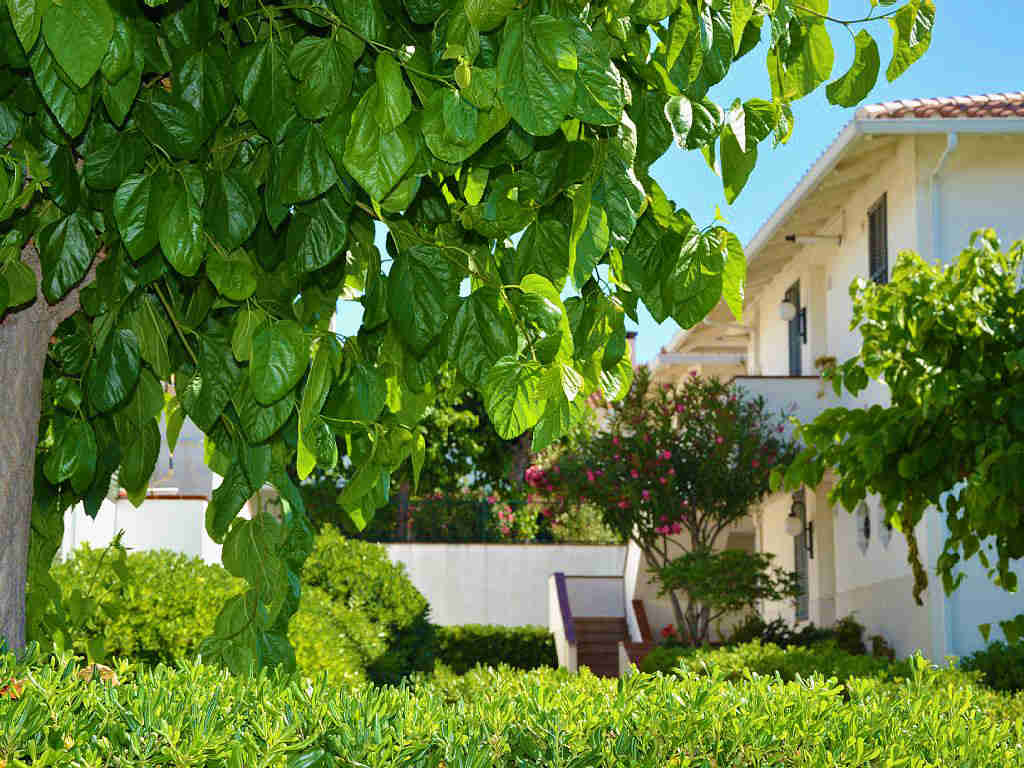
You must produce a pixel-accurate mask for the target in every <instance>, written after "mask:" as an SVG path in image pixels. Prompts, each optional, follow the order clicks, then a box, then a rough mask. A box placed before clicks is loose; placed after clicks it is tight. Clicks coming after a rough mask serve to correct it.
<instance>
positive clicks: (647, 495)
mask: <svg viewBox="0 0 1024 768" xmlns="http://www.w3.org/2000/svg"><path fill="white" fill-rule="evenodd" d="M640 495H641V496H643V497H644V501H649V500H650V498H651V492H650V491H648V490H647V489H646V488H644V489H643V490H642V491H640Z"/></svg>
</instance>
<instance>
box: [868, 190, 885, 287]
mask: <svg viewBox="0 0 1024 768" xmlns="http://www.w3.org/2000/svg"><path fill="white" fill-rule="evenodd" d="M868 271H869V274H870V275H871V279H872V280H874V281H875V282H876V283H888V282H889V217H888V214H887V212H886V200H885V195H882V199H881V200H879V201H878V202H877V203H875V204H874V205H873V206H871V208H870V209H869V210H868Z"/></svg>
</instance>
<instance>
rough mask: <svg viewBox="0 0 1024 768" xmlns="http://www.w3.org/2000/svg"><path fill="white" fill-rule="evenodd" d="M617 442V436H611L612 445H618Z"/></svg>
mask: <svg viewBox="0 0 1024 768" xmlns="http://www.w3.org/2000/svg"><path fill="white" fill-rule="evenodd" d="M618 444H619V438H617V437H613V438H612V445H618Z"/></svg>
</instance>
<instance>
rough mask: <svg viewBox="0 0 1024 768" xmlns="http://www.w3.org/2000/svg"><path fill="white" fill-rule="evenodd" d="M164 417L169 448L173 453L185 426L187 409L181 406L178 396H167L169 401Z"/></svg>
mask: <svg viewBox="0 0 1024 768" xmlns="http://www.w3.org/2000/svg"><path fill="white" fill-rule="evenodd" d="M164 418H165V419H166V426H167V429H166V433H167V450H168V451H170V452H171V453H172V454H173V453H174V449H175V448H176V447H177V446H178V437H179V435H181V428H182V427H183V426H185V409H184V408H182V407H181V401H180V400H178V398H177V397H175V396H171V397H168V398H167V402H166V403H165V404H164Z"/></svg>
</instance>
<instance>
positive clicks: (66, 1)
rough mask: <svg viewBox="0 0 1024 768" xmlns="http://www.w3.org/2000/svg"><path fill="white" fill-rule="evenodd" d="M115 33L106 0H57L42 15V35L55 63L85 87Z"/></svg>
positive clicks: (112, 18)
mask: <svg viewBox="0 0 1024 768" xmlns="http://www.w3.org/2000/svg"><path fill="white" fill-rule="evenodd" d="M113 34H114V14H113V13H112V12H111V10H110V6H109V5H108V4H107V2H106V0H56V1H55V2H53V3H51V5H50V8H49V10H47V11H46V14H45V15H44V16H43V36H44V37H45V38H46V45H47V47H49V49H50V51H51V52H52V53H53V55H54V58H56V59H57V63H58V64H60V66H61V68H62V69H63V70H64V71H65V72H66V73H67V74H68V77H70V78H71V80H72V82H73V83H74V84H75V85H77V86H78V87H79V88H84V87H85V86H86V85H87V84H88V82H89V81H90V80H91V79H92V76H93V75H95V74H96V70H98V69H99V68H100V63H101V62H102V61H103V57H104V55H105V54H106V52H107V46H108V45H109V44H110V38H111V37H112V36H113Z"/></svg>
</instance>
